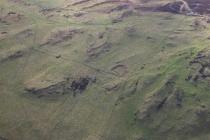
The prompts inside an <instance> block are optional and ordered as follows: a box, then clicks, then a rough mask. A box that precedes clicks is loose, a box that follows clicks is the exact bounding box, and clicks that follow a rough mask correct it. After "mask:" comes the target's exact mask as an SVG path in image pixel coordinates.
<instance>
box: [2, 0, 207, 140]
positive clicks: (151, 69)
mask: <svg viewBox="0 0 210 140" xmlns="http://www.w3.org/2000/svg"><path fill="white" fill-rule="evenodd" d="M30 2H31V3H34V6H32V7H31V8H29V7H27V6H23V5H21V4H13V3H11V2H10V3H9V2H8V1H6V0H2V1H1V2H0V8H3V10H2V11H3V13H1V14H4V13H7V12H9V11H11V10H12V11H15V12H18V13H22V14H23V15H24V17H25V18H24V19H23V20H21V21H20V22H13V23H12V24H10V25H5V24H2V23H0V27H1V28H0V31H1V32H3V31H7V32H8V34H7V35H6V36H5V37H3V39H1V40H0V54H1V56H0V57H1V58H2V59H3V58H4V57H7V56H8V55H10V54H12V53H14V52H16V51H18V50H23V51H24V52H25V55H24V56H23V57H21V58H18V59H14V60H8V61H5V62H2V63H1V64H0V89H1V91H0V136H2V137H5V138H8V139H9V140H29V139H30V140H65V139H68V140H71V139H74V140H82V139H84V140H99V139H100V140H118V139H119V140H137V139H138V138H140V137H141V136H143V137H144V138H145V139H146V140H154V139H155V140H158V139H162V138H161V136H159V137H160V138H158V133H157V132H156V129H155V128H156V127H155V125H156V124H155V123H154V124H153V123H151V126H149V125H148V124H147V126H143V125H142V124H141V123H136V122H135V121H134V119H135V116H134V113H135V112H136V110H137V109H139V107H141V106H142V104H143V102H144V100H145V99H146V97H147V96H149V95H150V94H153V93H154V92H155V91H157V90H158V89H159V88H161V87H162V86H163V85H164V82H165V81H166V80H167V79H168V78H169V77H170V76H171V75H178V77H179V78H178V80H177V82H176V83H177V85H176V86H177V87H180V88H182V89H183V90H184V91H185V92H186V93H187V96H189V99H187V101H186V107H185V108H186V109H187V108H194V107H196V105H197V104H196V103H194V102H193V101H192V100H191V98H190V97H191V96H193V95H194V94H195V93H199V94H198V95H197V96H199V97H200V98H201V100H202V101H203V103H204V104H207V105H209V103H208V100H207V98H208V96H209V95H208V90H205V88H203V86H205V85H200V86H199V87H194V85H192V84H191V83H187V82H186V81H185V80H184V79H185V77H186V76H187V74H188V70H187V68H186V65H188V62H189V60H186V59H185V57H186V56H189V57H192V56H191V55H190V54H191V52H195V53H197V52H198V51H199V50H202V49H203V48H205V47H208V43H209V41H207V40H205V39H206V38H207V36H208V30H203V31H192V27H191V26H190V25H191V24H192V22H193V20H194V17H186V16H182V15H173V14H170V13H150V12H146V13H142V14H141V15H139V16H135V15H134V16H130V17H128V18H126V19H124V20H123V22H119V23H116V24H112V23H111V20H110V18H109V17H108V16H107V15H106V14H102V15H101V14H99V13H95V12H90V14H89V15H87V17H86V18H85V19H75V18H69V19H66V18H64V17H62V16H59V15H57V16H54V17H52V18H50V19H49V18H46V17H45V16H43V15H41V14H40V13H39V12H38V11H39V10H38V8H39V7H49V5H50V6H52V7H56V6H57V5H59V6H61V5H62V4H63V1H59V2H58V3H59V4H57V3H56V2H55V3H54V2H52V1H51V2H49V1H47V0H45V1H42V2H41V1H40V2H39V1H32V0H31V1H30ZM78 7H79V6H78ZM78 7H76V8H75V7H74V8H75V9H76V10H77V8H78ZM74 8H72V9H73V10H75V9H74ZM31 9H34V10H31ZM67 13H68V11H67ZM93 17H94V18H93ZM169 17H170V18H169ZM90 18H91V19H93V20H92V21H91V22H88V23H87V22H83V20H84V21H85V20H88V19H90ZM131 27H132V28H133V27H134V28H135V30H136V31H135V33H134V34H132V35H130V34H129V33H128V32H127V28H131ZM28 28H30V29H32V31H33V32H34V35H32V36H30V37H28V38H26V39H25V38H18V36H19V35H18V33H19V32H21V31H22V30H24V29H28ZM65 28H72V29H78V28H79V29H82V30H83V31H85V33H84V34H82V35H79V36H76V37H74V38H73V40H71V41H67V42H66V43H65V44H58V45H55V46H46V47H43V48H42V47H41V48H40V46H39V44H40V42H42V41H43V38H45V37H46V36H49V34H50V33H51V31H56V30H57V29H65ZM107 28H108V31H107ZM104 31H105V32H106V33H105V36H106V39H105V40H106V41H108V42H111V43H112V48H111V50H110V51H109V52H108V53H105V54H102V55H101V56H100V57H99V58H97V59H91V60H90V61H88V62H87V54H86V49H87V47H88V44H90V43H91V41H92V42H94V41H97V34H98V33H99V32H104ZM175 31H177V32H178V31H179V32H181V33H180V34H178V33H177V32H175ZM89 34H92V36H91V37H90V35H89ZM148 37H151V38H152V39H149V40H148ZM170 38H173V39H170ZM101 42H103V41H101ZM99 43H100V40H99ZM167 44H175V46H176V47H168V46H167ZM33 48H35V49H33ZM37 49H39V50H40V49H41V51H37ZM45 52H47V53H45ZM60 54H61V55H62V58H65V59H56V58H55V56H56V55H60ZM78 62H79V63H78ZM116 62H121V63H122V64H125V65H126V66H127V67H128V72H127V74H125V75H123V76H121V75H117V76H116V75H113V74H110V73H104V72H98V71H95V70H94V69H91V68H90V67H87V66H86V65H84V64H83V63H85V64H88V65H89V66H92V67H95V68H99V69H102V70H105V71H107V72H111V70H110V69H111V68H112V67H113V66H115V65H116ZM145 64H146V65H145ZM144 65H145V68H144V69H141V68H142V66H144ZM86 73H87V74H94V75H96V76H97V79H98V81H97V83H96V84H92V85H90V86H89V87H88V89H87V90H86V91H85V92H84V93H83V94H81V95H78V96H76V97H73V96H72V95H64V96H59V97H56V98H52V99H51V98H49V99H48V98H47V99H45V98H43V99H42V98H41V99H38V98H36V97H33V96H29V95H25V94H24V88H25V87H27V86H32V87H33V86H37V85H38V86H43V85H49V84H52V83H56V82H58V81H60V80H62V79H63V78H64V77H68V76H69V75H81V74H86ZM136 81H139V84H138V86H137V90H136V91H135V93H134V94H131V93H132V91H133V85H134V83H135V82H136ZM115 83H118V84H119V89H117V90H113V91H107V90H106V89H105V88H104V87H106V85H110V84H111V85H112V84H115ZM120 97H125V99H124V100H122V101H121V100H119V99H121V98H120ZM116 103H117V105H116ZM182 111H183V110H181V111H180V110H178V111H176V110H175V111H174V110H171V111H168V112H167V113H168V115H169V116H172V117H169V119H168V120H166V123H163V127H167V126H171V125H172V126H173V125H175V126H177V121H176V119H174V118H173V116H174V115H177V116H178V114H183V113H185V112H184V111H183V112H182ZM163 118H164V115H163V114H162V115H158V116H157V118H156V122H157V123H159V122H161V121H163ZM173 121H174V122H173ZM182 121H185V120H184V119H183V120H182ZM180 126H181V124H180ZM153 128H154V130H153ZM175 135H176V134H175V133H169V134H167V135H165V136H164V138H165V139H168V140H176V139H179V140H180V139H193V138H191V136H192V135H190V134H189V136H186V137H185V136H183V134H180V135H179V136H175ZM194 139H195V140H204V139H209V135H208V134H203V135H197V136H196V137H194Z"/></svg>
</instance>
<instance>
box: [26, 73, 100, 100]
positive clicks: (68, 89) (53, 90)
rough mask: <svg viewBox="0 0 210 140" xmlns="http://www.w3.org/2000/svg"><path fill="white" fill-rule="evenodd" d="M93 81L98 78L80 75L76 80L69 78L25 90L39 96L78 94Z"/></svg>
mask: <svg viewBox="0 0 210 140" xmlns="http://www.w3.org/2000/svg"><path fill="white" fill-rule="evenodd" d="M91 82H92V83H94V82H96V79H95V78H93V77H89V76H86V77H80V78H78V79H75V80H70V79H69V78H67V79H66V80H64V81H61V82H58V83H56V84H53V85H50V86H48V87H45V88H40V89H37V88H26V89H25V91H26V93H28V94H32V95H36V96H37V97H39V98H41V97H47V96H52V95H64V94H73V95H74V96H76V94H77V93H82V92H83V91H85V90H86V88H87V87H88V85H89V84H90V83H91Z"/></svg>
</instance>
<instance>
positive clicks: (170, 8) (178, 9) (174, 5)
mask: <svg viewBox="0 0 210 140" xmlns="http://www.w3.org/2000/svg"><path fill="white" fill-rule="evenodd" d="M158 10H160V11H164V12H171V13H176V14H187V13H191V12H192V10H191V8H190V7H189V5H188V3H187V2H185V1H184V0H178V1H175V2H171V3H168V4H166V5H164V6H161V7H160V8H158Z"/></svg>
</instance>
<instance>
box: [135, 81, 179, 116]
mask: <svg viewBox="0 0 210 140" xmlns="http://www.w3.org/2000/svg"><path fill="white" fill-rule="evenodd" d="M174 82H175V81H174V78H172V79H169V80H168V81H167V82H166V83H165V85H164V87H162V88H161V89H160V90H159V91H158V92H156V93H155V94H153V95H152V96H150V97H148V98H147V99H146V101H145V103H144V105H143V107H141V108H140V109H139V110H138V111H137V113H136V116H137V120H144V119H149V118H150V117H151V116H152V115H155V114H156V113H157V112H159V111H161V110H162V109H163V108H168V107H169V108H173V107H180V106H181V104H182V98H183V96H182V94H183V93H182V91H180V90H178V89H176V88H175V87H174ZM172 105H175V106H172Z"/></svg>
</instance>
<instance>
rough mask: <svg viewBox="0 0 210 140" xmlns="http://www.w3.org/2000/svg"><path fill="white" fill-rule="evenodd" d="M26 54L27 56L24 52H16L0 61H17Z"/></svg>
mask: <svg viewBox="0 0 210 140" xmlns="http://www.w3.org/2000/svg"><path fill="white" fill-rule="evenodd" d="M24 54H25V52H23V51H17V52H14V53H13V54H11V55H9V56H8V57H6V58H3V59H2V60H0V62H5V61H11V60H15V59H18V58H21V57H23V55H24Z"/></svg>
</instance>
